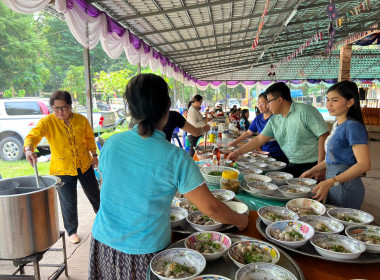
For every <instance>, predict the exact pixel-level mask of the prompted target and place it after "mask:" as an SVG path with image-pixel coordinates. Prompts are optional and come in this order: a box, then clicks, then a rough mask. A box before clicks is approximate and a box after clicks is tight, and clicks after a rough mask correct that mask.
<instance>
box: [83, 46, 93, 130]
mask: <svg viewBox="0 0 380 280" xmlns="http://www.w3.org/2000/svg"><path fill="white" fill-rule="evenodd" d="M83 60H84V82H85V86H86V108H87V119H88V121H89V122H90V125H91V127H92V129H94V124H93V119H92V91H91V69H90V51H89V49H87V48H85V47H83Z"/></svg>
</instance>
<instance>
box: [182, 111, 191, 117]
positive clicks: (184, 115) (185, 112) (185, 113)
mask: <svg viewBox="0 0 380 280" xmlns="http://www.w3.org/2000/svg"><path fill="white" fill-rule="evenodd" d="M188 112H189V110H188V109H183V111H182V115H183V117H184V118H185V119H187V113H188Z"/></svg>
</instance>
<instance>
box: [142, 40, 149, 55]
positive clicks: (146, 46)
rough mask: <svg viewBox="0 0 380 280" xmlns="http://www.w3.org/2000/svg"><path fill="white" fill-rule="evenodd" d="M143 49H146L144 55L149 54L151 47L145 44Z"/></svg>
mask: <svg viewBox="0 0 380 280" xmlns="http://www.w3.org/2000/svg"><path fill="white" fill-rule="evenodd" d="M143 47H144V53H145V54H147V53H149V52H150V46H148V45H147V44H145V43H143Z"/></svg>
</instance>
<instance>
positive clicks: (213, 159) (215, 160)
mask: <svg viewBox="0 0 380 280" xmlns="http://www.w3.org/2000/svg"><path fill="white" fill-rule="evenodd" d="M212 166H218V156H217V155H213V156H212Z"/></svg>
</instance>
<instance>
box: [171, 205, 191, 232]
mask: <svg viewBox="0 0 380 280" xmlns="http://www.w3.org/2000/svg"><path fill="white" fill-rule="evenodd" d="M187 214H188V213H187V211H186V209H183V208H181V207H177V206H172V207H171V208H170V218H171V217H172V216H174V220H173V221H172V220H171V219H170V226H171V227H178V226H179V225H181V224H183V222H184V221H186V217H187Z"/></svg>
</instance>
